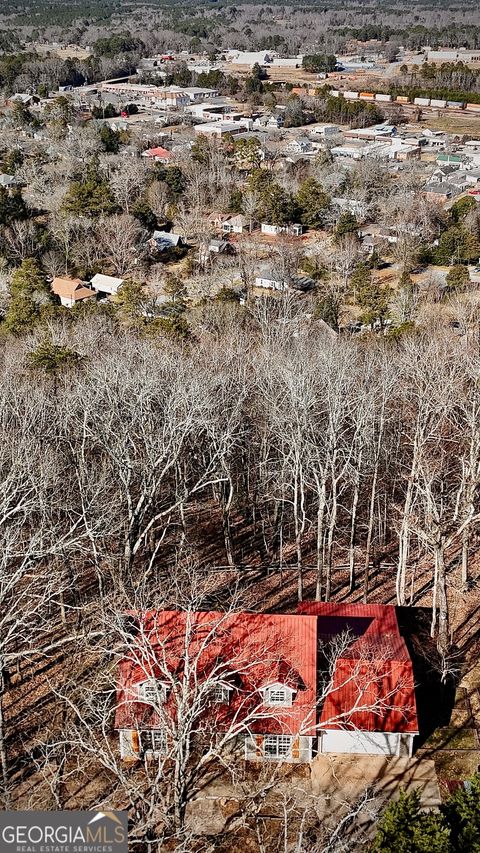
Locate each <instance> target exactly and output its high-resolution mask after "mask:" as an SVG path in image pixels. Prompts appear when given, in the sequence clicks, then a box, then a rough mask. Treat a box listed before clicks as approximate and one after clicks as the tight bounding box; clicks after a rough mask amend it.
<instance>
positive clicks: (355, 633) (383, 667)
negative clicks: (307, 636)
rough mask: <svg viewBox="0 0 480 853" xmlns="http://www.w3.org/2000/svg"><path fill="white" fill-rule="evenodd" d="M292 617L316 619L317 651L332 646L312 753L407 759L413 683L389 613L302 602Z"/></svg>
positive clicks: (413, 726) (414, 726)
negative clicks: (332, 657)
mask: <svg viewBox="0 0 480 853" xmlns="http://www.w3.org/2000/svg"><path fill="white" fill-rule="evenodd" d="M298 612H299V613H302V614H308V615H310V616H311V615H316V616H317V617H318V622H317V637H318V644H319V648H327V647H328V646H329V645H331V644H332V643H333V644H334V647H335V643H336V654H335V666H334V668H333V675H332V676H331V678H330V679H329V683H328V686H327V688H326V689H325V690H324V695H323V696H322V697H321V699H320V702H319V705H320V707H319V716H318V752H321V753H325V752H341V753H346V752H347V753H350V752H353V753H367V754H369V753H370V754H381V755H407V756H411V755H412V750H413V739H414V737H415V735H417V734H418V720H417V710H416V702H415V679H414V674H413V666H412V661H411V658H410V655H409V652H408V649H407V646H406V643H405V640H404V638H403V637H402V636H401V634H400V630H399V626H398V621H397V615H396V611H395V607H392V606H389V605H381V604H333V603H323V602H308V601H306V602H302V603H301V604H299V606H298Z"/></svg>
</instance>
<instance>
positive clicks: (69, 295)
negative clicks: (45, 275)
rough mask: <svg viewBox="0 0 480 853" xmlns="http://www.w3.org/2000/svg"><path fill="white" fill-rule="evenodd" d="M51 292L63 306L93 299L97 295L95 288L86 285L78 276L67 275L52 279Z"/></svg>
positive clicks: (70, 306) (66, 306) (70, 305)
mask: <svg viewBox="0 0 480 853" xmlns="http://www.w3.org/2000/svg"><path fill="white" fill-rule="evenodd" d="M51 288H52V293H54V294H55V296H58V298H59V299H60V302H61V304H62V305H64V306H65V308H72V307H73V306H74V305H76V304H77V303H78V302H83V301H84V300H85V299H95V298H96V296H97V292H96V290H92V289H91V288H90V287H87V286H86V285H85V284H84V283H83V281H81V279H79V278H70V277H69V276H64V277H61V276H56V277H55V278H54V279H53V281H52V285H51Z"/></svg>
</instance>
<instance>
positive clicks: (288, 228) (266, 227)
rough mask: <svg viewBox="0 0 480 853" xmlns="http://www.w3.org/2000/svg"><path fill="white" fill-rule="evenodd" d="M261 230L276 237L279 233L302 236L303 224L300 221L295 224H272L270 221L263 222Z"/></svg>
mask: <svg viewBox="0 0 480 853" xmlns="http://www.w3.org/2000/svg"><path fill="white" fill-rule="evenodd" d="M260 231H261V232H262V234H269V235H271V236H275V237H277V236H278V235H279V234H290V235H291V236H292V237H301V236H302V234H303V225H301V224H300V223H299V222H296V223H294V224H293V225H270V224H269V223H268V222H262V223H261V225H260Z"/></svg>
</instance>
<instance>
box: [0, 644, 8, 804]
mask: <svg viewBox="0 0 480 853" xmlns="http://www.w3.org/2000/svg"><path fill="white" fill-rule="evenodd" d="M4 694H5V677H4V669H3V661H2V660H1V659H0V761H1V763H2V801H3V808H4V809H5V810H6V809H8V807H9V804H10V796H9V791H8V760H7V745H6V735H5V719H4V713H3V711H4V709H3V697H4Z"/></svg>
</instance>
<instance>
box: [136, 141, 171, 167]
mask: <svg viewBox="0 0 480 853" xmlns="http://www.w3.org/2000/svg"><path fill="white" fill-rule="evenodd" d="M142 157H148V159H149V160H155V161H156V162H157V163H169V162H170V160H171V159H172V157H173V154H172V152H171V151H168V149H167V148H162V146H161V145H158V146H157V147H156V148H147V150H146V151H142Z"/></svg>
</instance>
